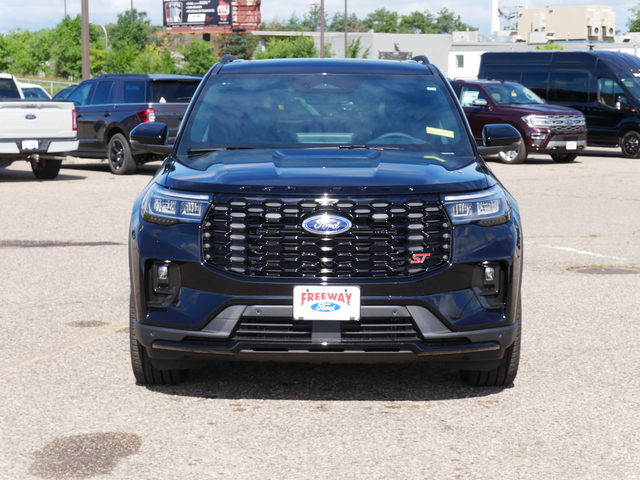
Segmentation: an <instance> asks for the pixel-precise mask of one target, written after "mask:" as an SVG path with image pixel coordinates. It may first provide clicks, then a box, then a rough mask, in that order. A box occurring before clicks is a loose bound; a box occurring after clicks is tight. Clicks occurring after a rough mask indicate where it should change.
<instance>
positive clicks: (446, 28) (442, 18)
mask: <svg viewBox="0 0 640 480" xmlns="http://www.w3.org/2000/svg"><path fill="white" fill-rule="evenodd" d="M434 29H435V31H434V32H433V33H451V32H462V31H464V30H467V29H469V30H477V28H474V27H471V26H469V25H467V24H466V23H463V22H462V21H461V20H460V15H457V16H456V14H455V13H454V12H452V11H450V10H449V9H447V8H443V9H442V10H440V11H439V12H438V16H437V17H436V21H435V25H434Z"/></svg>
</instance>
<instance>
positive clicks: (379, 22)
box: [362, 8, 399, 33]
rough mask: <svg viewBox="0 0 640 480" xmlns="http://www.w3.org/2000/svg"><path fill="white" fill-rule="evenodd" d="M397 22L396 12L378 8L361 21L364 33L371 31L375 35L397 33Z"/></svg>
mask: <svg viewBox="0 0 640 480" xmlns="http://www.w3.org/2000/svg"><path fill="white" fill-rule="evenodd" d="M398 20H399V18H398V14H397V12H390V11H388V10H387V9H386V8H379V9H378V10H376V11H375V12H373V13H370V14H369V15H367V17H366V18H365V19H364V20H363V21H362V26H363V27H364V29H365V31H368V30H373V31H374V32H375V33H398Z"/></svg>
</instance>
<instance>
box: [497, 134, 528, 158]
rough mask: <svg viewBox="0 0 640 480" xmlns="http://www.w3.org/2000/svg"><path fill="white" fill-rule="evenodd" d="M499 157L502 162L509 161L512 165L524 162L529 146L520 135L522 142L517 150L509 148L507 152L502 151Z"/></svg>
mask: <svg viewBox="0 0 640 480" xmlns="http://www.w3.org/2000/svg"><path fill="white" fill-rule="evenodd" d="M498 158H499V159H500V161H501V162H502V163H508V164H510V165H517V164H520V163H524V162H525V160H526V159H527V147H526V145H525V144H524V140H523V139H522V137H520V144H519V146H518V148H516V149H515V150H508V151H506V152H500V153H499V154H498Z"/></svg>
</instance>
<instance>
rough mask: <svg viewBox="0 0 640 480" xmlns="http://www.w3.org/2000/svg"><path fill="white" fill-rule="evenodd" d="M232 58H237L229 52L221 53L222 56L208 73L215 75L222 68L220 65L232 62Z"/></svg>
mask: <svg viewBox="0 0 640 480" xmlns="http://www.w3.org/2000/svg"><path fill="white" fill-rule="evenodd" d="M234 60H238V59H237V58H236V57H234V56H233V55H230V54H228V53H227V54H226V55H223V56H222V58H221V59H220V61H219V62H218V63H216V64H215V65H214V66H213V67H212V68H211V70H210V71H209V73H210V74H211V75H217V74H218V73H219V72H220V70H221V69H222V67H223V66H224V65H225V64H227V63H231V62H233V61H234Z"/></svg>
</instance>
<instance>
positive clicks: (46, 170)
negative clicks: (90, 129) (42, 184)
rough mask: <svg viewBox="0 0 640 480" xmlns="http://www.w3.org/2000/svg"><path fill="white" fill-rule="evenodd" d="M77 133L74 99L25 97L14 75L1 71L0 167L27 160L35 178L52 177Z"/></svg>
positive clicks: (74, 140) (75, 144) (72, 144)
mask: <svg viewBox="0 0 640 480" xmlns="http://www.w3.org/2000/svg"><path fill="white" fill-rule="evenodd" d="M77 134H78V128H77V122H76V111H75V106H74V104H73V103H71V102H63V101H53V100H25V99H24V95H23V93H22V90H21V89H20V86H19V84H18V81H17V80H16V78H15V77H14V76H13V75H9V74H6V73H0V168H4V167H8V166H9V165H11V164H12V163H13V162H14V161H16V160H27V161H29V162H30V163H31V168H32V170H33V173H34V174H35V176H36V177H37V178H39V179H42V180H50V179H53V178H55V177H56V176H57V175H58V172H59V171H60V165H61V164H62V160H63V159H64V155H63V152H69V151H73V150H76V149H77V148H78V139H77Z"/></svg>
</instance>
